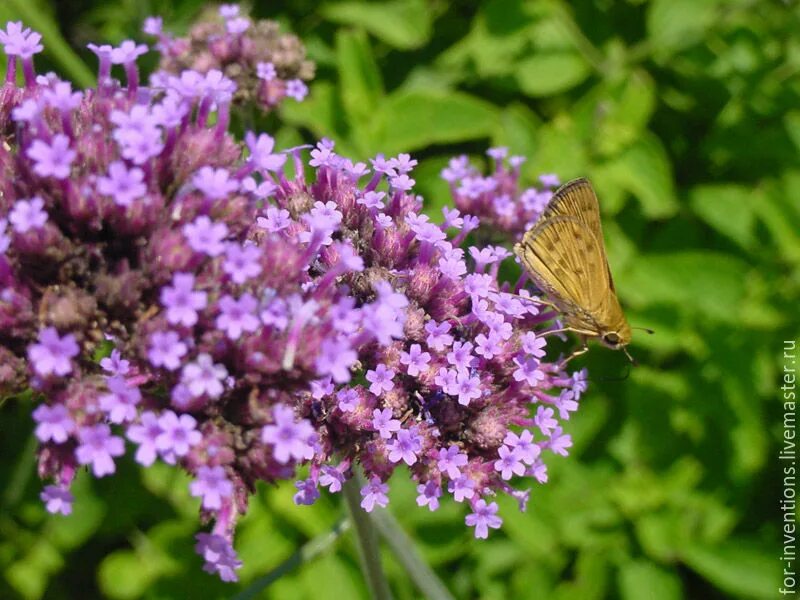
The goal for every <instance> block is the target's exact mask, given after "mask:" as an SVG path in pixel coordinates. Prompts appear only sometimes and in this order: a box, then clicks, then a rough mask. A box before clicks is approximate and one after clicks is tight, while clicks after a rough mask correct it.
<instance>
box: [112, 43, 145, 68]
mask: <svg viewBox="0 0 800 600" xmlns="http://www.w3.org/2000/svg"><path fill="white" fill-rule="evenodd" d="M145 53H147V46H145V45H144V44H137V43H136V42H134V41H133V40H125V41H123V42H122V43H121V44H120V45H119V47H117V48H114V49H112V50H111V62H112V64H115V65H124V64H127V63H132V62H136V59H137V58H139V57H140V56H141V55H142V54H145Z"/></svg>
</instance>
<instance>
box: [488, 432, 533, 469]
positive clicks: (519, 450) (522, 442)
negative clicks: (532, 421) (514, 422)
mask: <svg viewBox="0 0 800 600" xmlns="http://www.w3.org/2000/svg"><path fill="white" fill-rule="evenodd" d="M503 443H504V444H505V445H506V446H508V447H509V448H511V449H513V450H514V453H515V454H516V455H517V457H518V458H519V459H520V460H521V461H522V462H524V463H525V464H526V465H532V464H533V463H534V462H535V461H536V459H537V458H538V457H539V454H541V452H542V450H541V448H539V446H537V445H536V444H534V443H533V434H532V433H531V432H530V431H528V430H527V429H525V430H523V431H522V433H521V434H520V435H517V434H516V433H514V432H513V431H509V432H508V433H506V437H505V439H504V440H503ZM495 464H496V463H495Z"/></svg>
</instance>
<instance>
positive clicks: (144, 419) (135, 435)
mask: <svg viewBox="0 0 800 600" xmlns="http://www.w3.org/2000/svg"><path fill="white" fill-rule="evenodd" d="M162 433H163V430H162V429H161V425H159V423H158V417H157V416H156V414H155V413H154V412H151V411H149V410H148V411H145V412H143V413H142V414H141V416H140V417H139V423H138V424H132V425H130V426H128V431H127V435H128V439H129V440H130V441H132V442H134V443H136V444H139V448H137V449H136V455H135V456H134V459H135V460H136V462H138V463H139V464H140V465H142V466H143V467H149V466H150V465H152V464H153V463H154V462H155V461H156V456H157V454H158V452H157V451H158V448H157V447H156V440H157V439H158V436H160V435H161V434H162Z"/></svg>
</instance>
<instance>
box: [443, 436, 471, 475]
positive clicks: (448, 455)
mask: <svg viewBox="0 0 800 600" xmlns="http://www.w3.org/2000/svg"><path fill="white" fill-rule="evenodd" d="M468 462H469V458H468V457H467V455H466V454H463V453H462V452H461V451H460V450H459V448H458V446H456V445H455V444H450V446H448V447H447V449H445V448H441V449H440V450H439V453H438V457H437V463H436V464H437V466H438V467H439V470H440V471H441V472H442V473H446V474H447V476H448V477H449V478H450V479H458V478H460V477H461V467H465V466H467V463H468Z"/></svg>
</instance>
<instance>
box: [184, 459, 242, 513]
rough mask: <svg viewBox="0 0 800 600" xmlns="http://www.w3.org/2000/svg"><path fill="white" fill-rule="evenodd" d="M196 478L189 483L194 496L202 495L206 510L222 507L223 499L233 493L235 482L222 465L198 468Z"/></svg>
mask: <svg viewBox="0 0 800 600" xmlns="http://www.w3.org/2000/svg"><path fill="white" fill-rule="evenodd" d="M196 477H197V478H196V479H195V480H194V481H193V482H191V483H190V484H189V492H190V493H191V495H192V496H195V497H197V496H200V497H201V498H202V499H203V501H202V506H203V508H204V509H206V510H216V509H219V508H221V507H222V500H223V499H225V498H230V497H231V495H232V494H233V483H231V481H230V480H229V479H228V476H227V475H226V474H225V469H224V468H223V467H220V466H215V467H208V466H205V465H203V466H201V467H199V468H198V469H197V475H196Z"/></svg>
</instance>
